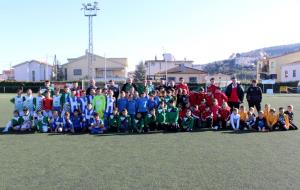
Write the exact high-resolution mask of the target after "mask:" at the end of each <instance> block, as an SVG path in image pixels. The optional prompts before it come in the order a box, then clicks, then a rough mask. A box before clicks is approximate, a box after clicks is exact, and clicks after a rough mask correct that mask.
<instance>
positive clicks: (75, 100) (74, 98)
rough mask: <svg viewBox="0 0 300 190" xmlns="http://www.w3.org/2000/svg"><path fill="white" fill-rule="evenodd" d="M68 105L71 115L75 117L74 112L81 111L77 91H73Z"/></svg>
mask: <svg viewBox="0 0 300 190" xmlns="http://www.w3.org/2000/svg"><path fill="white" fill-rule="evenodd" d="M68 104H69V105H70V113H71V115H73V113H74V110H78V109H79V101H78V98H77V96H76V90H75V89H72V91H71V96H70V97H69V98H68Z"/></svg>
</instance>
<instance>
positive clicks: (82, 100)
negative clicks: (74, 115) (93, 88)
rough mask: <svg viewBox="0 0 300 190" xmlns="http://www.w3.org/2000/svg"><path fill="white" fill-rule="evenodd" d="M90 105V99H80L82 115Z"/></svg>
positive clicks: (84, 97) (83, 97)
mask: <svg viewBox="0 0 300 190" xmlns="http://www.w3.org/2000/svg"><path fill="white" fill-rule="evenodd" d="M87 104H88V97H86V96H82V97H80V98H79V106H80V107H79V108H80V111H81V113H83V112H84V111H85V110H86V106H87Z"/></svg>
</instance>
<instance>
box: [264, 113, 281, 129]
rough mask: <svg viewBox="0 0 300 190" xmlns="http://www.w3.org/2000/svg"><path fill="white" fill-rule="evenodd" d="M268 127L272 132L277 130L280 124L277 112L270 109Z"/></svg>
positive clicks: (267, 118)
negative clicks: (278, 123)
mask: <svg viewBox="0 0 300 190" xmlns="http://www.w3.org/2000/svg"><path fill="white" fill-rule="evenodd" d="M266 120H267V125H268V128H269V130H270V131H272V130H275V127H276V125H277V122H278V115H277V114H276V110H275V109H274V108H271V109H270V112H269V114H268V115H267V117H266Z"/></svg>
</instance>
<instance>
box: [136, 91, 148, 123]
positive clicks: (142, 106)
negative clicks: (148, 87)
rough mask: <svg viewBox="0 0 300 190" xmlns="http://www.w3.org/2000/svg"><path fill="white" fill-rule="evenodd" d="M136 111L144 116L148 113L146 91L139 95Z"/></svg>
mask: <svg viewBox="0 0 300 190" xmlns="http://www.w3.org/2000/svg"><path fill="white" fill-rule="evenodd" d="M136 103H137V112H138V113H141V114H142V117H143V118H144V117H145V116H146V115H147V113H148V108H147V103H148V97H147V96H146V93H145V92H143V93H142V94H141V97H140V98H139V99H138V100H137V102H136Z"/></svg>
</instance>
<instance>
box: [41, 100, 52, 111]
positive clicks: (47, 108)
mask: <svg viewBox="0 0 300 190" xmlns="http://www.w3.org/2000/svg"><path fill="white" fill-rule="evenodd" d="M52 104H53V99H52V98H44V99H43V110H45V111H51V110H52Z"/></svg>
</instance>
